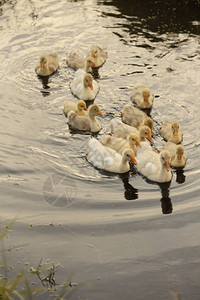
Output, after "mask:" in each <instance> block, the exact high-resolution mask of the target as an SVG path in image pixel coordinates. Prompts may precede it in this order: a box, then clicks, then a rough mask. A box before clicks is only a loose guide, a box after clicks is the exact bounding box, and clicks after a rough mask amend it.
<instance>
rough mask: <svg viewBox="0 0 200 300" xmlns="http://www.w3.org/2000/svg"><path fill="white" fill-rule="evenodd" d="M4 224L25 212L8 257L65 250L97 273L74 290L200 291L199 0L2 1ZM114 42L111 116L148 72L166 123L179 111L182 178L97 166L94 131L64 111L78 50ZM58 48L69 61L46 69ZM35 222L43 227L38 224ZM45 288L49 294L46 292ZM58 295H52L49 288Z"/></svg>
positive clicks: (103, 103)
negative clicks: (42, 67)
mask: <svg viewBox="0 0 200 300" xmlns="http://www.w3.org/2000/svg"><path fill="white" fill-rule="evenodd" d="M0 5H1V6H0V8H1V16H0V30H1V46H0V55H1V69H0V75H1V77H0V78H1V81H0V86H1V89H0V91H1V92H0V94H1V118H0V122H1V123H0V131H1V150H0V151H1V161H0V162H1V175H0V184H1V200H0V201H1V202H0V206H1V224H2V225H3V224H7V223H8V221H9V220H10V219H12V218H14V217H16V216H17V221H16V223H15V225H14V227H13V232H12V233H10V234H9V237H8V238H7V242H6V243H7V244H8V245H9V246H10V245H11V246H10V247H11V249H12V251H11V254H8V260H9V262H10V263H13V264H14V265H15V268H17V267H18V268H21V267H23V266H24V264H25V263H27V264H28V265H29V266H34V267H36V266H37V265H38V263H39V260H40V258H41V257H42V258H43V260H48V259H49V260H50V261H59V262H61V264H62V265H63V267H64V268H62V267H58V270H57V271H56V281H57V282H58V283H62V282H64V281H65V279H66V278H67V276H68V273H69V271H70V270H73V271H74V277H73V280H74V281H75V282H87V283H88V284H91V285H92V286H93V289H92V290H91V288H89V286H86V287H84V288H81V287H80V289H78V290H77V291H76V293H75V294H74V295H73V296H72V298H71V299H95V300H96V299H119V300H121V299H152V300H153V299H158V298H162V299H174V296H173V295H174V294H173V293H175V292H178V293H180V295H181V299H199V294H200V288H199V268H198V264H199V261H200V259H199V227H200V226H199V206H200V202H199V186H200V176H199V173H200V167H199V147H200V137H199V128H200V122H199V113H200V109H199V88H200V83H199V78H200V71H199V63H200V60H199V57H200V56H199V54H200V46H199V31H200V23H199V19H200V18H199V17H200V10H199V8H197V7H195V6H194V5H193V4H189V5H188V6H186V5H180V6H179V5H178V4H177V6H176V7H175V8H173V7H172V3H171V2H169V3H168V4H167V3H165V4H163V3H162V2H159V1H158V2H156V4H154V2H151V1H148V3H146V1H144V2H141V1H140V2H137V3H136V2H135V1H127V3H125V2H124V1H104V2H103V1H92V0H87V1H78V2H77V1H64V0H62V1H39V0H35V1H33V0H32V1H23V0H19V1H12V2H9V1H7V2H5V3H0ZM95 44H98V45H100V46H101V47H103V48H104V49H106V50H107V51H108V60H107V61H106V63H105V64H104V65H103V67H102V68H100V69H99V77H100V78H99V79H98V82H99V84H100V92H99V94H98V96H97V98H96V100H95V103H97V104H98V105H99V106H100V108H101V110H102V111H103V113H104V117H103V118H101V120H100V121H101V122H102V125H103V130H102V131H101V133H100V135H101V134H103V133H105V132H107V126H108V123H109V121H110V120H111V119H112V118H113V117H119V115H120V111H121V109H122V107H123V105H125V104H126V103H130V94H131V90H132V88H133V87H134V86H135V85H136V84H137V83H143V84H145V85H146V86H149V87H150V88H151V89H152V90H153V91H154V93H155V95H156V98H155V101H154V106H153V109H152V111H151V116H152V118H153V119H154V121H155V134H154V138H155V147H156V148H157V149H159V150H160V149H161V148H162V146H163V144H164V141H163V140H162V138H161V137H160V136H159V126H160V125H161V123H162V122H164V121H166V120H175V119H176V120H179V121H180V123H181V127H182V130H183V134H184V139H183V145H184V146H185V149H186V153H187V157H188V159H187V164H186V166H185V168H184V169H183V170H173V178H172V181H171V183H170V184H164V185H158V184H152V183H150V182H148V181H146V180H145V179H144V178H142V177H141V176H140V175H139V174H137V173H136V172H134V171H133V172H132V173H131V174H130V176H129V177H127V176H118V175H111V174H108V173H106V172H100V171H99V170H97V169H94V168H93V166H91V165H90V164H89V163H88V162H87V161H86V160H85V158H84V155H85V154H86V145H87V141H88V139H89V136H88V135H80V134H71V133H70V131H69V129H68V125H67V119H66V118H65V117H64V115H63V113H62V107H63V103H64V101H65V100H73V99H74V98H73V96H72V94H71V92H70V89H69V82H70V80H72V79H73V76H74V71H73V70H71V69H69V68H68V67H67V66H66V63H65V62H66V59H67V57H68V55H69V53H70V52H71V51H72V50H79V51H80V52H81V53H82V54H86V53H87V51H88V49H90V47H91V46H92V45H95ZM49 52H58V54H59V61H60V68H59V70H58V72H57V73H56V74H54V75H53V76H51V77H49V78H48V79H45V80H41V79H40V78H38V77H37V76H36V74H35V72H34V66H35V64H36V62H37V60H38V59H39V57H40V55H42V54H44V53H49ZM30 225H31V227H30ZM41 299H42V298H41ZM44 299H46V298H44Z"/></svg>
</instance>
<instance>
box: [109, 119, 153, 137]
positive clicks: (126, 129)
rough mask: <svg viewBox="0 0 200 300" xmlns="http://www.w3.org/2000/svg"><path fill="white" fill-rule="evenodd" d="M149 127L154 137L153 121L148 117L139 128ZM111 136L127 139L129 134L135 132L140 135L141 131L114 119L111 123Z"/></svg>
mask: <svg viewBox="0 0 200 300" xmlns="http://www.w3.org/2000/svg"><path fill="white" fill-rule="evenodd" d="M142 126H148V127H149V128H150V130H151V135H153V120H152V119H151V118H150V117H146V118H145V119H144V120H143V121H142V123H141V124H140V126H139V129H140V128H141V127H142ZM110 129H111V134H113V135H114V136H115V137H120V138H123V139H126V138H127V136H128V135H129V133H131V132H135V133H136V134H138V135H139V130H138V129H137V128H136V127H133V126H130V125H128V124H125V123H123V122H121V121H120V120H119V119H112V120H111V122H110Z"/></svg>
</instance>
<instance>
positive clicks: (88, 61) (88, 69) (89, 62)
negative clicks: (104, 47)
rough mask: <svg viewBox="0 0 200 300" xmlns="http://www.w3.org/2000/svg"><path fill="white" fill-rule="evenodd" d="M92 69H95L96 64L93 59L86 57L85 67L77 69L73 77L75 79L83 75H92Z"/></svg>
mask: <svg viewBox="0 0 200 300" xmlns="http://www.w3.org/2000/svg"><path fill="white" fill-rule="evenodd" d="M92 67H96V64H95V62H94V59H93V58H92V57H88V58H86V59H85V66H84V68H80V69H78V70H77V71H76V72H75V74H74V76H75V77H80V76H82V75H84V74H85V73H92Z"/></svg>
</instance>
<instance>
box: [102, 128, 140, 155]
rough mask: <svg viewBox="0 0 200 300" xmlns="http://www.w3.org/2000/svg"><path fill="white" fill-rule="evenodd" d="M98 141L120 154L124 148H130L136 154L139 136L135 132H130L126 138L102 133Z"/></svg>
mask: <svg viewBox="0 0 200 300" xmlns="http://www.w3.org/2000/svg"><path fill="white" fill-rule="evenodd" d="M100 142H101V144H102V145H104V146H106V147H109V148H111V149H113V150H115V151H117V152H118V153H119V154H121V155H122V152H123V151H124V150H125V149H131V150H132V151H133V152H134V154H135V155H136V153H137V147H139V146H140V142H139V137H138V135H137V134H136V133H130V134H129V135H128V137H127V140H125V139H123V138H116V137H114V136H110V135H103V136H102V138H101V140H100Z"/></svg>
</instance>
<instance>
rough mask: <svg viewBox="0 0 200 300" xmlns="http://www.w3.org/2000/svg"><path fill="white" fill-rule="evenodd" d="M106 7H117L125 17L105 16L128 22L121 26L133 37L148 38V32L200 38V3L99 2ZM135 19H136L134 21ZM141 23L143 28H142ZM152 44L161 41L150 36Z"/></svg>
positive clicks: (195, 0) (195, 1)
mask: <svg viewBox="0 0 200 300" xmlns="http://www.w3.org/2000/svg"><path fill="white" fill-rule="evenodd" d="M99 4H103V5H105V6H108V5H114V6H116V7H117V8H118V9H119V11H120V12H121V14H114V13H104V14H105V17H106V16H108V15H109V16H111V17H112V16H113V17H116V18H119V19H122V18H125V19H127V20H128V22H127V24H124V23H122V24H121V23H120V25H121V26H123V27H125V28H126V29H127V30H128V31H129V33H130V34H138V33H139V31H143V34H145V35H146V37H147V38H148V35H149V34H148V32H147V30H149V31H152V32H158V33H160V34H164V33H177V34H179V33H181V32H182V33H186V32H187V33H192V34H199V31H200V24H199V22H198V21H199V20H200V2H199V1H198V0H190V1H182V0H177V1H175V0H168V1H162V0H157V1H154V0H147V1H146V0H142V1H136V0H127V1H126V4H125V2H124V1H123V0H112V1H109V2H108V1H99ZM130 17H132V18H130ZM138 20H139V22H141V25H142V26H140V25H139V24H138ZM149 38H150V39H151V40H152V41H158V40H159V39H160V37H156V36H152V35H149Z"/></svg>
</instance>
